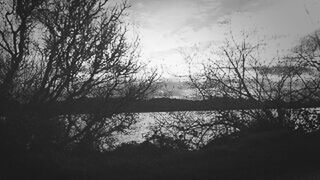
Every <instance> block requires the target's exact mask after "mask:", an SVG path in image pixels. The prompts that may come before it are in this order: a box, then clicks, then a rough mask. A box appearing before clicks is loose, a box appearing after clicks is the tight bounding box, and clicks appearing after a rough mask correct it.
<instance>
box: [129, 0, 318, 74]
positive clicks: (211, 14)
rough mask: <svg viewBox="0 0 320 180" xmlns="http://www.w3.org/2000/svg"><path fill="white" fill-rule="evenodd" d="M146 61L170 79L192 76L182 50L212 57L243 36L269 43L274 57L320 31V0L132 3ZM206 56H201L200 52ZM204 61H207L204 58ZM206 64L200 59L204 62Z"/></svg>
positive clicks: (139, 0) (152, 0)
mask: <svg viewBox="0 0 320 180" xmlns="http://www.w3.org/2000/svg"><path fill="white" fill-rule="evenodd" d="M129 3H131V5H132V7H131V8H130V10H129V18H130V22H131V23H132V24H134V25H135V26H136V27H137V29H136V30H137V32H138V33H139V36H140V39H141V52H142V59H146V61H150V65H151V66H155V67H159V68H160V69H162V71H163V76H164V77H173V75H184V74H187V73H188V65H187V64H186V62H185V59H184V56H183V55H182V54H181V51H183V52H186V51H190V50H191V51H193V50H195V48H196V49H197V51H199V52H208V51H209V50H208V49H210V48H213V47H217V46H220V45H222V42H223V41H224V40H225V39H226V38H228V37H230V33H229V32H230V31H232V33H233V34H234V35H237V34H241V32H243V31H244V32H249V33H250V32H255V34H254V35H253V36H254V37H255V40H257V41H259V40H264V41H266V42H267V43H268V46H267V47H268V48H267V49H268V51H269V52H268V54H269V56H271V55H274V53H275V52H276V51H278V50H284V51H285V50H287V49H289V48H291V47H293V46H294V44H297V43H298V40H299V38H301V37H303V36H305V35H307V34H309V33H311V32H313V31H315V30H316V29H319V28H320V11H319V9H320V1H319V0H132V1H129ZM200 54H201V53H200ZM199 59H201V58H199ZM198 63H200V60H199V62H198Z"/></svg>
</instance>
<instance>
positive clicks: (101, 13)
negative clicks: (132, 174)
mask: <svg viewBox="0 0 320 180" xmlns="http://www.w3.org/2000/svg"><path fill="white" fill-rule="evenodd" d="M1 4H2V5H1V22H0V23H1V27H0V36H1V40H0V51H1V55H0V56H1V57H0V65H1V66H0V87H1V88H0V91H1V93H0V96H1V97H0V101H1V114H0V117H1V118H2V119H3V121H1V123H2V128H3V133H2V138H3V139H6V141H9V140H8V138H13V139H14V141H16V143H15V144H18V145H19V146H20V147H21V148H24V149H42V148H44V147H46V146H47V147H46V148H49V147H52V146H54V147H58V148H62V149H63V148H71V149H72V148H75V147H86V148H89V149H90V148H91V149H99V148H100V149H101V148H102V146H103V144H105V143H106V141H108V140H107V139H110V137H111V136H112V135H113V133H115V132H123V131H125V130H126V129H128V128H129V127H130V126H131V125H132V124H133V123H134V122H135V118H134V115H132V114H123V115H121V117H120V116H119V115H114V112H112V111H111V112H107V113H106V112H104V111H103V110H104V107H101V106H99V104H98V105H96V106H95V107H94V109H95V112H93V113H92V114H81V115H73V114H66V115H54V113H49V111H50V109H47V111H45V112H44V111H41V108H39V107H46V106H49V105H50V104H55V103H57V102H69V103H72V102H74V101H77V100H83V99H88V98H95V99H97V100H99V102H109V101H110V100H111V99H114V98H117V99H118V100H117V101H112V102H113V107H114V111H116V109H117V108H119V107H122V106H126V105H129V104H130V102H132V101H134V100H137V99H141V98H144V97H145V96H146V95H147V94H148V93H150V92H151V89H152V88H151V85H152V83H153V82H154V80H155V78H156V73H155V72H151V73H148V74H143V72H142V70H143V65H142V64H139V63H138V62H137V60H138V58H139V54H138V51H137V49H138V44H139V41H138V39H136V40H134V41H133V42H130V41H129V39H128V35H127V34H128V30H127V27H128V26H127V24H126V23H125V21H124V20H123V19H124V18H123V17H124V16H125V15H126V13H125V12H126V10H127V9H128V8H129V5H128V3H127V2H122V3H121V4H117V5H114V6H111V5H110V3H109V2H108V1H107V0H73V1H56V0H47V1H44V0H38V1H31V0H21V1H10V2H7V1H2V2H1ZM13 108H14V110H13ZM12 132H15V134H12ZM111 139H112V138H111ZM10 140H11V139H10Z"/></svg>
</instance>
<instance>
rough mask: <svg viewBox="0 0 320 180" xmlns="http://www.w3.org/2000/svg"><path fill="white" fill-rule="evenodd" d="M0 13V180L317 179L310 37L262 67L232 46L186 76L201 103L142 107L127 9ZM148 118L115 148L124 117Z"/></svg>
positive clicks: (317, 46)
mask: <svg viewBox="0 0 320 180" xmlns="http://www.w3.org/2000/svg"><path fill="white" fill-rule="evenodd" d="M0 3H1V6H0V16H1V17H0V24H1V26H0V53H1V54H0V143H1V150H0V157H1V160H2V162H3V165H4V166H5V167H4V168H3V169H2V170H3V173H2V174H1V175H0V179H307V178H310V179H312V178H314V179H318V178H320V174H319V168H320V164H319V161H320V155H319V153H318V152H319V150H320V145H319V143H318V141H319V138H320V132H319V126H320V115H319V111H318V108H319V107H318V106H319V86H320V73H319V72H320V63H319V55H320V54H319V50H320V40H319V32H318V31H317V32H315V33H314V34H311V35H310V36H307V37H305V38H304V39H302V40H301V44H300V45H299V46H297V47H296V48H294V49H293V51H292V53H291V54H289V55H288V56H286V57H277V58H275V59H274V60H272V61H265V62H263V61H261V59H259V48H260V46H261V45H259V44H258V45H251V44H248V43H247V41H246V39H245V40H244V41H243V42H241V43H240V44H239V43H238V42H236V41H235V40H234V39H233V38H231V40H230V41H227V42H226V46H224V47H223V48H222V49H221V53H222V54H221V56H219V59H211V60H210V61H209V62H208V64H205V65H204V67H203V71H202V72H203V73H199V74H191V75H190V78H189V80H190V81H189V85H190V87H191V88H192V89H196V90H197V92H196V93H197V95H198V97H199V99H201V100H183V99H180V100H179V99H170V98H156V99H148V97H150V96H149V95H150V94H152V92H153V91H154V90H155V86H154V82H155V81H156V78H157V74H156V72H150V73H147V72H144V71H143V70H144V67H143V65H142V64H139V62H138V58H139V54H138V45H139V41H138V39H137V40H135V41H133V42H130V41H129V38H128V37H127V33H128V30H127V27H128V26H127V24H126V23H125V21H124V20H123V18H124V16H125V15H126V10H127V9H128V8H129V7H130V6H129V5H128V3H127V2H121V3H119V4H114V5H112V4H111V2H109V1H107V0H71V1H58V0H19V1H1V2H0ZM246 38H247V37H246ZM164 95H165V96H170V95H167V94H165V93H164ZM173 110H174V111H180V110H183V112H182V111H181V112H169V111H173ZM204 110H210V111H204ZM158 111H166V112H167V113H158V114H155V115H154V116H155V117H154V119H155V122H154V123H153V124H152V125H151V126H150V127H148V128H149V129H148V132H147V133H146V134H145V136H144V140H143V142H141V143H139V142H135V141H132V142H127V143H122V144H118V143H119V141H118V140H117V136H116V135H118V134H126V133H128V132H129V131H130V130H131V128H133V125H134V124H136V122H137V121H138V119H137V117H138V115H137V114H135V113H133V112H158ZM191 111H194V112H191Z"/></svg>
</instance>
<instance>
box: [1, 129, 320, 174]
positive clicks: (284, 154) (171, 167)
mask: <svg viewBox="0 0 320 180" xmlns="http://www.w3.org/2000/svg"><path fill="white" fill-rule="evenodd" d="M319 140H320V132H314V133H310V134H298V133H295V132H287V131H273V132H270V131H268V132H260V133H254V134H246V135H241V136H240V137H237V138H235V137H225V138H221V139H219V140H216V141H214V142H211V143H209V144H208V145H207V146H206V147H204V148H202V149H200V150H197V151H192V152H190V151H183V150H177V149H176V150H174V149H170V148H166V147H161V148H160V147H158V146H156V145H153V144H150V143H147V142H144V143H141V144H135V143H130V144H125V145H122V146H121V147H119V148H117V149H116V150H115V151H112V152H104V153H81V152H73V153H57V152H50V151H49V150H48V151H46V152H37V153H35V152H33V153H31V152H28V153H26V152H18V151H14V150H11V151H8V150H6V151H4V150H3V151H4V152H3V153H2V158H1V159H2V164H3V165H4V166H3V168H2V172H3V173H1V175H0V179H69V180H70V179H297V180H298V179H299V180H300V179H319V178H320V153H319V152H320V143H319Z"/></svg>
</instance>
